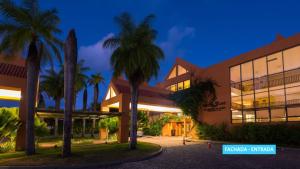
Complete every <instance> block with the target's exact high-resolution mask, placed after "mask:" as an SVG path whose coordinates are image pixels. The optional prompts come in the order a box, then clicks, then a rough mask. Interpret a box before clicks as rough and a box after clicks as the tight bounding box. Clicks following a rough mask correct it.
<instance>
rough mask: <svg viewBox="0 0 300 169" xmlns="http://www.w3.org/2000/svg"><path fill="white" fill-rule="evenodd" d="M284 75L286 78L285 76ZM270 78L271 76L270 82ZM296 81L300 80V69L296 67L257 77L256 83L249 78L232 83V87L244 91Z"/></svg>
mask: <svg viewBox="0 0 300 169" xmlns="http://www.w3.org/2000/svg"><path fill="white" fill-rule="evenodd" d="M284 75H285V78H283V77H284ZM268 78H269V83H268ZM296 82H300V69H294V70H289V71H285V72H284V73H283V72H280V73H276V74H272V75H269V76H263V77H259V78H255V79H254V85H253V81H252V80H247V81H243V82H238V83H232V84H231V87H232V88H236V89H239V90H243V91H251V90H253V89H255V90H258V89H263V88H267V87H268V86H269V87H276V86H281V85H284V83H285V84H291V83H296Z"/></svg>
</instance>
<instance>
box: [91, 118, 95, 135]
mask: <svg viewBox="0 0 300 169" xmlns="http://www.w3.org/2000/svg"><path fill="white" fill-rule="evenodd" d="M95 128H96V119H93V126H92V133H91V136H92V137H94V132H95Z"/></svg>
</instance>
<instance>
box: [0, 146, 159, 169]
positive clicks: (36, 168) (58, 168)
mask: <svg viewBox="0 0 300 169" xmlns="http://www.w3.org/2000/svg"><path fill="white" fill-rule="evenodd" d="M159 146H160V149H159V150H158V151H156V152H153V153H151V154H149V155H148V156H146V157H141V158H137V159H127V160H120V161H113V162H109V163H100V164H99V163H93V164H83V165H74V166H72V165H70V166H0V169H69V168H72V169H81V168H101V167H111V166H116V165H121V164H124V163H131V162H139V161H144V160H149V159H151V158H154V157H156V156H158V155H160V154H161V153H162V152H163V148H162V146H161V145H159Z"/></svg>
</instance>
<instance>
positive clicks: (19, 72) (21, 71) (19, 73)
mask: <svg viewBox="0 0 300 169" xmlns="http://www.w3.org/2000/svg"><path fill="white" fill-rule="evenodd" d="M0 74H1V75H6V76H14V77H19V78H26V68H25V67H23V66H18V65H13V64H8V63H0Z"/></svg>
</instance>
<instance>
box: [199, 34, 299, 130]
mask: <svg viewBox="0 0 300 169" xmlns="http://www.w3.org/2000/svg"><path fill="white" fill-rule="evenodd" d="M298 45H300V34H297V35H295V36H291V37H288V38H278V39H276V40H275V41H274V42H272V43H271V44H269V45H266V46H264V47H261V48H258V49H255V50H252V51H250V52H247V53H244V54H241V55H239V56H237V57H234V58H231V59H229V60H226V61H224V62H222V63H219V64H215V65H213V66H211V67H208V68H206V69H205V70H204V71H203V72H200V73H198V74H197V77H201V78H210V79H212V80H215V81H216V82H217V84H218V85H219V86H218V87H217V88H216V92H217V103H216V104H215V106H213V107H209V109H210V110H206V111H204V112H203V113H201V114H199V121H201V122H205V123H208V124H221V123H226V124H228V125H231V110H230V109H231V89H230V67H232V66H235V65H238V64H241V63H245V62H247V61H250V60H254V59H257V58H261V57H264V56H267V55H270V54H273V53H276V52H279V51H282V50H285V49H289V48H292V47H295V46H298Z"/></svg>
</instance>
